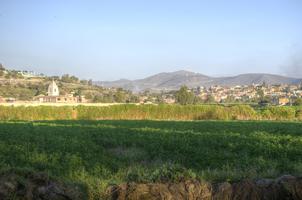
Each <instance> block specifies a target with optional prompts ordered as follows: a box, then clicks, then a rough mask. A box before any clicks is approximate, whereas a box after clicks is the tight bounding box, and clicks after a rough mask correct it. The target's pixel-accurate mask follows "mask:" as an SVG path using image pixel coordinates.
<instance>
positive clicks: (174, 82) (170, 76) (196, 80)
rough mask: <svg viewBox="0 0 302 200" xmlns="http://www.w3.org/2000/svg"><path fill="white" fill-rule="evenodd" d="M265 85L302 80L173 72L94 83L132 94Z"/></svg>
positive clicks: (281, 77) (264, 76)
mask: <svg viewBox="0 0 302 200" xmlns="http://www.w3.org/2000/svg"><path fill="white" fill-rule="evenodd" d="M263 82H265V83H267V84H269V85H273V84H299V83H301V82H302V78H292V77H287V76H282V75H276V74H269V73H246V74H239V75H235V76H224V77H212V76H207V75H204V74H201V73H195V72H191V71H186V70H179V71H174V72H161V73H158V74H154V75H151V76H148V77H146V78H142V79H135V80H129V79H120V80H116V81H96V82H95V84H96V85H99V86H103V87H121V88H123V89H127V90H131V91H133V92H141V91H144V90H151V91H170V90H177V89H179V88H180V87H181V86H182V85H186V86H188V87H190V88H193V87H198V86H204V87H209V86H214V85H221V86H236V85H252V84H261V83H263Z"/></svg>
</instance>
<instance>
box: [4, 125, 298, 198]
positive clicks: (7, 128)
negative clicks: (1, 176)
mask: <svg viewBox="0 0 302 200" xmlns="http://www.w3.org/2000/svg"><path fill="white" fill-rule="evenodd" d="M0 129H1V132H0V160H1V162H0V169H1V170H5V169H11V168H18V169H27V170H28V169H29V170H34V171H44V172H47V173H48V174H49V175H51V176H55V177H59V178H61V179H63V180H65V181H68V182H74V183H81V184H84V185H86V186H87V188H88V194H89V199H91V200H92V199H99V198H100V196H102V195H104V191H105V188H106V187H107V186H108V185H110V184H113V183H117V184H118V183H121V182H126V181H136V182H167V181H169V182H170V181H179V180H183V179H188V178H198V179H203V180H207V181H212V182H216V181H225V180H228V181H235V180H238V179H242V178H257V177H261V178H273V177H277V176H279V175H283V174H292V175H301V174H302V157H301V155H302V135H301V130H302V124H301V123H295V122H239V121H236V122H235V121H230V122H225V121H199V122H197V121H195V122H176V121H129V120H127V121H40V122H1V123H0Z"/></svg>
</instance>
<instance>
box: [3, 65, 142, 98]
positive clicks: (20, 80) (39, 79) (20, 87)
mask: <svg viewBox="0 0 302 200" xmlns="http://www.w3.org/2000/svg"><path fill="white" fill-rule="evenodd" d="M52 80H55V81H56V83H57V85H58V87H59V89H60V94H61V95H65V94H70V93H73V94H74V95H83V96H85V97H86V99H87V100H88V101H89V102H96V103H97V102H102V103H113V102H119V103H122V102H127V101H130V100H132V101H135V100H137V99H135V98H134V97H133V96H132V94H131V92H129V91H124V90H121V89H106V88H103V87H100V86H97V85H93V84H92V81H91V80H89V81H87V80H80V79H79V78H77V77H75V76H70V75H68V74H66V75H63V76H61V77H58V76H51V77H48V76H44V75H43V76H26V75H24V74H23V72H20V71H16V70H6V69H4V68H3V67H2V68H0V97H2V98H14V99H16V100H18V101H31V100H33V97H34V96H37V95H46V92H47V88H48V85H49V83H50V82H51V81H52Z"/></svg>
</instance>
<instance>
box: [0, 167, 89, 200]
mask: <svg viewBox="0 0 302 200" xmlns="http://www.w3.org/2000/svg"><path fill="white" fill-rule="evenodd" d="M83 197H84V196H83V194H82V193H81V192H80V191H78V190H77V189H75V188H73V187H71V186H67V185H65V184H63V183H61V182H58V181H55V180H51V179H50V178H49V177H48V175H47V174H43V173H33V172H23V173H21V172H18V173H16V172H13V171H9V172H6V173H2V174H0V199H1V200H10V199H16V200H80V199H83Z"/></svg>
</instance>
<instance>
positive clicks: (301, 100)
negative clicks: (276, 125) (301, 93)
mask: <svg viewBox="0 0 302 200" xmlns="http://www.w3.org/2000/svg"><path fill="white" fill-rule="evenodd" d="M293 105H294V106H302V98H298V99H296V100H295V101H294V103H293Z"/></svg>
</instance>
